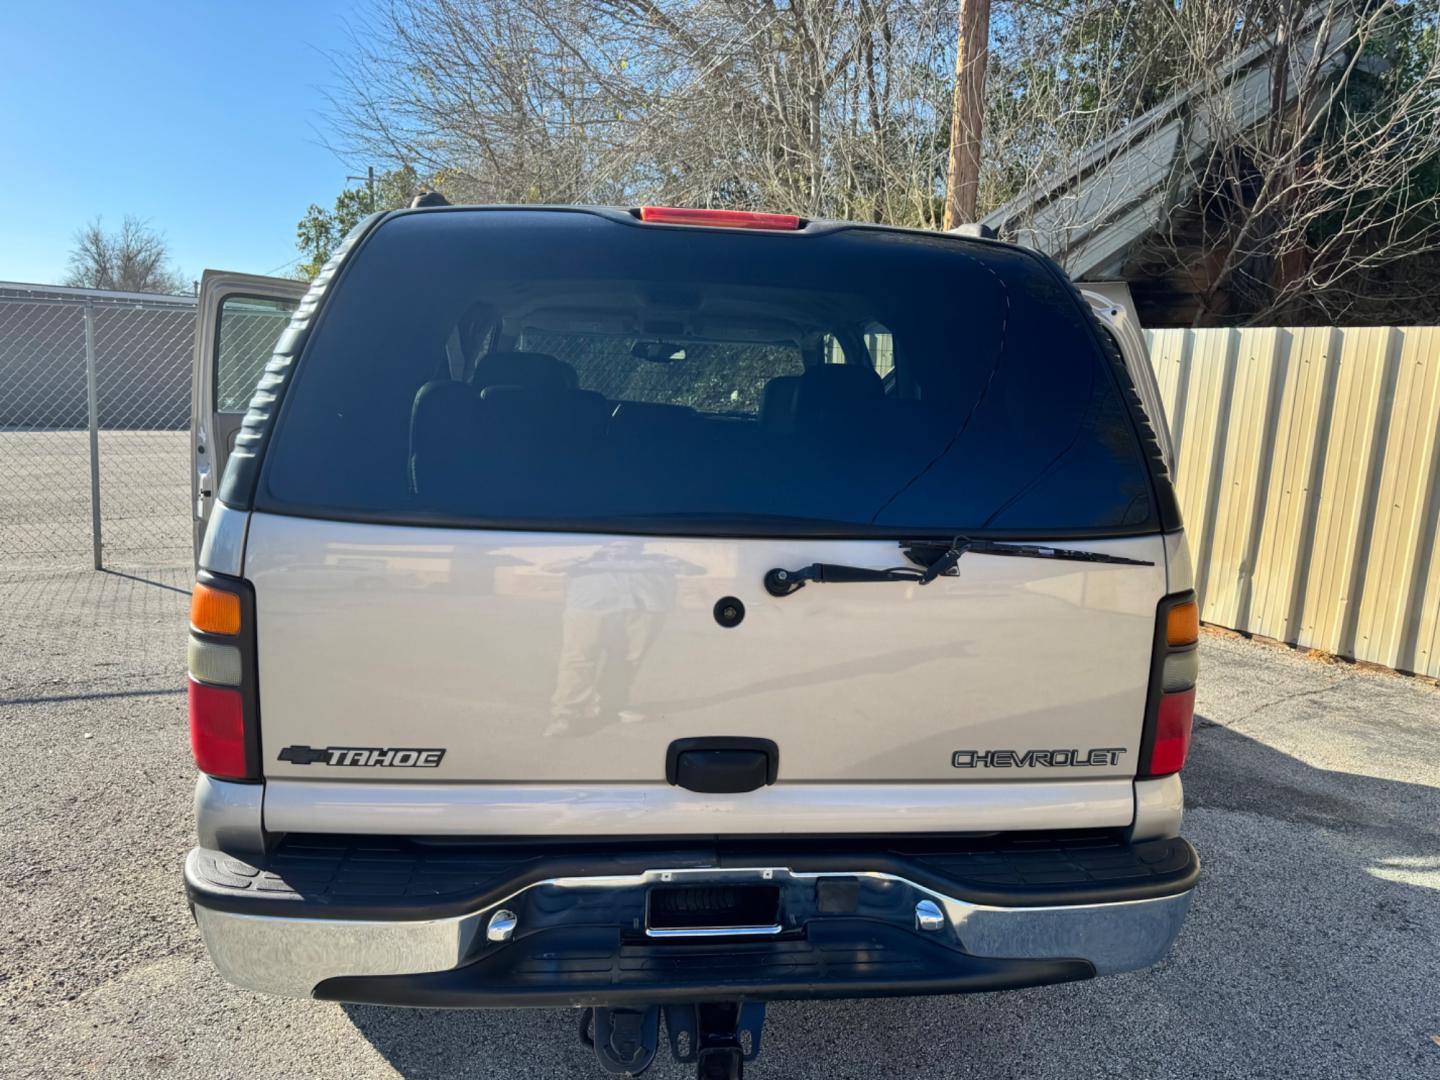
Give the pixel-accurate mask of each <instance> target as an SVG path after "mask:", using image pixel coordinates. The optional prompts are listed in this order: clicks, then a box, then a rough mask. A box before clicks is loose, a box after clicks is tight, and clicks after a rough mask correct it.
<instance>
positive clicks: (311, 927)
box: [186, 852, 1193, 1005]
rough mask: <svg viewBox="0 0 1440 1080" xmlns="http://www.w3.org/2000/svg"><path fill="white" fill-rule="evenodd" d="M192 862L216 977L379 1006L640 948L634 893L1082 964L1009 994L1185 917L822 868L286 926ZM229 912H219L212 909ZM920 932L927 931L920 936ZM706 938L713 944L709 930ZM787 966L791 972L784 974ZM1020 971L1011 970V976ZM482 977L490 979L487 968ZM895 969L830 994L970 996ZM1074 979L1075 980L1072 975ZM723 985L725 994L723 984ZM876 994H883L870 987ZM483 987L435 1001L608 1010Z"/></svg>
mask: <svg viewBox="0 0 1440 1080" xmlns="http://www.w3.org/2000/svg"><path fill="white" fill-rule="evenodd" d="M195 860H196V853H194V852H192V855H191V860H190V861H189V862H187V867H186V873H187V881H188V882H189V883H190V885H191V889H190V893H191V901H192V906H193V908H194V911H195V917H196V921H197V922H198V924H199V927H200V931H201V934H202V935H203V937H204V939H205V944H206V947H207V948H208V949H209V951H210V955H211V957H212V958H213V960H214V962H215V965H216V967H217V968H218V969H219V970H220V973H221V974H222V975H223V976H224V977H225V978H226V979H227V980H228V981H230V982H232V983H234V984H236V985H238V986H243V987H246V988H248V989H252V990H258V991H261V992H264V993H270V994H278V995H283V996H290V997H309V996H312V995H315V994H316V992H317V987H320V985H321V984H322V983H326V982H327V981H328V980H345V979H353V978H357V977H366V978H368V980H369V981H368V982H367V983H366V988H365V989H364V991H363V992H362V993H361V994H360V995H359V996H358V997H356V998H353V1000H387V1001H390V1000H391V999H390V998H388V997H387V994H388V991H386V990H385V986H386V985H387V984H386V983H385V982H384V977H387V976H413V975H418V974H420V973H427V972H451V971H458V970H459V969H461V968H466V969H467V970H474V971H476V972H484V971H486V970H487V968H486V964H487V963H491V962H493V961H494V960H495V959H496V958H497V957H498V956H500V955H501V954H502V951H503V950H506V949H516V948H518V947H519V946H518V944H517V942H519V941H520V940H521V939H523V938H524V937H525V936H526V935H527V934H543V933H552V934H556V933H560V932H561V931H563V930H564V929H565V928H566V927H569V926H574V925H575V924H577V923H584V924H588V925H592V926H593V925H595V924H597V923H599V924H603V925H606V926H609V927H612V928H613V932H614V936H615V938H616V940H617V941H619V940H621V939H622V938H627V937H628V938H629V939H630V940H634V939H636V938H637V937H638V938H640V939H641V940H642V944H643V936H644V925H643V923H644V916H643V914H641V915H638V916H637V915H636V912H642V913H643V911H644V910H645V909H644V906H643V905H644V897H645V895H646V894H647V892H648V890H650V889H651V888H652V887H654V886H656V885H659V884H661V883H667V884H671V885H678V884H684V885H707V886H709V885H714V886H734V885H757V884H764V885H771V886H777V887H778V888H779V889H780V891H781V895H782V896H783V897H792V898H795V903H794V904H793V905H792V906H791V907H790V910H792V911H798V910H801V909H802V908H803V909H804V911H805V914H803V915H796V916H794V917H793V918H792V919H791V921H790V922H789V923H787V925H786V926H785V927H784V929H785V930H786V931H790V932H791V933H790V937H791V938H792V939H795V938H802V939H803V938H805V937H806V936H808V935H809V934H810V931H811V929H812V928H814V927H819V926H822V925H828V926H830V927H835V926H839V925H841V923H842V921H843V923H844V925H846V926H862V925H867V924H868V925H871V926H874V927H880V928H883V929H884V930H885V932H886V933H887V934H889V935H891V936H890V938H889V939H887V940H890V941H892V942H895V941H897V940H902V939H904V940H913V942H914V944H915V945H916V946H917V948H920V949H921V950H922V951H923V953H924V955H925V957H926V967H925V970H926V971H927V973H931V974H933V972H934V970H935V969H937V968H938V969H940V970H943V969H944V966H945V964H946V963H947V959H948V960H953V963H954V965H955V966H956V968H957V970H958V968H961V967H964V965H965V963H966V961H967V960H968V959H969V958H992V959H994V960H1011V961H1017V962H1018V961H1045V960H1054V961H1076V962H1080V963H1077V964H1072V965H1070V967H1069V968H1067V969H1065V972H1067V973H1058V972H1060V969H1059V968H1057V969H1056V971H1057V974H1055V975H1054V976H1053V977H1047V976H1046V975H1045V974H1044V970H1043V968H1042V967H1040V966H1037V965H1030V966H1029V967H1028V968H1024V973H1023V975H1022V974H1017V975H1016V978H1015V980H1014V982H1013V983H1012V984H1010V985H1034V984H1035V983H1037V982H1046V981H1060V980H1061V979H1064V978H1075V977H1083V976H1084V974H1100V975H1105V974H1112V973H1115V972H1121V971H1130V970H1135V969H1138V968H1144V967H1148V966H1150V965H1152V964H1154V963H1156V962H1157V961H1159V960H1160V959H1161V958H1163V957H1164V956H1165V954H1166V952H1167V951H1168V950H1169V948H1170V945H1171V943H1172V942H1173V941H1174V940H1175V937H1176V935H1177V934H1178V933H1179V931H1180V927H1181V926H1182V925H1183V923H1184V921H1185V916H1186V913H1187V912H1188V910H1189V907H1190V900H1191V895H1192V893H1191V890H1190V889H1189V888H1186V889H1185V890H1184V891H1179V892H1175V893H1173V894H1172V895H1165V896H1157V897H1151V898H1147V899H1131V900H1117V901H1115V902H1101V903H1084V904H1074V905H1054V904H1051V905H1045V906H1033V907H1024V906H1016V907H1001V906H993V905H988V904H983V903H975V902H972V901H968V900H963V899H958V898H956V897H954V896H948V895H945V894H944V893H943V892H940V891H937V890H935V889H932V888H928V887H926V886H924V885H921V884H917V883H916V882H914V881H911V880H908V879H906V878H904V877H902V876H899V875H896V874H892V873H886V872H878V871H872V870H867V869H864V868H863V867H862V868H858V869H854V870H839V869H837V870H834V871H825V872H803V871H794V870H792V869H790V868H789V867H786V866H756V867H738V868H730V867H724V868H721V867H680V868H674V869H653V870H646V871H643V872H638V873H627V874H616V875H589V876H561V877H553V878H546V879H544V880H539V881H534V882H532V883H530V884H527V885H524V886H523V887H521V888H518V889H516V890H515V891H514V892H513V893H510V894H508V895H506V896H503V897H502V898H500V899H497V900H493V901H492V902H489V903H486V904H485V905H484V906H483V907H477V908H476V909H475V910H473V911H466V912H463V913H460V914H453V915H448V916H446V917H443V918H420V919H415V918H409V919H406V918H397V919H394V920H387V919H383V918H373V917H370V918H364V919H356V918H328V917H324V915H323V914H321V913H320V912H317V911H316V910H315V908H314V907H313V906H312V905H311V904H308V903H305V902H304V901H298V902H297V903H298V904H299V905H300V907H297V910H296V913H295V915H294V916H288V915H285V914H281V913H274V911H273V906H272V907H271V908H269V909H267V911H268V912H269V913H266V914H247V913H245V912H244V911H243V910H239V909H236V907H234V906H232V905H224V906H210V905H208V904H207V903H206V897H205V890H204V883H203V881H197V877H200V876H203V875H198V874H197V867H196V865H195ZM1192 879H1193V875H1192ZM822 882H838V883H844V885H845V888H846V890H848V891H847V895H849V894H850V892H853V893H854V895H855V896H857V897H858V899H857V901H856V903H855V906H854V907H853V909H852V910H850V911H848V912H845V913H844V914H843V916H841V918H840V920H836V919H832V918H831V916H829V915H826V914H824V913H823V912H821V913H819V914H817V913H816V912H815V911H814V910H813V907H812V905H813V898H814V897H815V896H817V895H819V894H820V891H821V890H820V888H819V885H820V883H822ZM851 883H854V884H853V885H852V884H851ZM923 901H929V902H930V904H932V905H934V906H935V907H938V909H939V911H940V913H941V914H943V922H941V923H939V924H937V923H936V922H935V920H934V918H933V910H932V909H930V908H925V909H923V910H924V911H925V912H927V913H929V915H928V917H927V918H926V919H924V920H917V918H916V909H917V906H918V905H920V904H921V903H922V902H923ZM637 905H638V906H637ZM227 906H228V907H230V909H229V910H225V909H223V908H224V907H227ZM302 910H303V914H302V913H301V911H302ZM499 912H506V913H518V914H516V915H515V919H514V921H515V923H516V925H515V928H514V940H510V939H509V938H508V937H507V939H506V940H498V941H492V940H487V934H486V928H487V927H488V926H489V924H490V922H491V919H492V918H493V917H495V916H496V914H497V913H499ZM921 922H924V923H925V924H926V925H925V927H924V928H922V926H921ZM911 935H913V939H912V938H911ZM709 939H710V941H711V943H712V944H714V943H715V941H716V938H715V935H714V933H713V932H711V933H710V935H709ZM537 940H538V939H537ZM732 940H733V941H735V942H740V941H742V940H743V941H746V942H748V945H747V947H749V946H753V947H755V948H760V947H761V946H760V944H759V943H758V942H756V941H755V939H754V937H753V936H750V937H745V936H743V935H742V936H738V937H734V938H733V939H732ZM722 944H723V939H722ZM793 945H794V942H793V941H792V946H793ZM646 947H648V948H649V949H650V950H654V949H665V948H671V946H668V945H666V944H663V943H654V942H650V943H649V944H648V946H646ZM681 947H682V948H684V947H687V946H683V945H682V946H681ZM618 948H619V946H617V949H618ZM853 951H854V950H852V952H853ZM861 951H863V950H861ZM647 955H654V954H653V952H652V953H648V954H647ZM665 958H666V961H667V962H669V961H673V960H675V959H677V958H683V954H681V953H677V952H671V953H668V954H665ZM1085 964H1088V965H1089V968H1088V969H1086V968H1084V966H1083V965H1085ZM780 966H782V967H783V965H780ZM791 966H792V970H793V964H792V965H791ZM980 966H982V967H983V966H986V965H980ZM531 967H533V963H532V964H531ZM994 967H995V965H993V964H990V965H988V967H987V970H988V971H990V975H989V976H988V978H989V981H988V982H985V983H984V984H983V985H976V986H975V987H973V988H975V989H997V988H1003V985H1006V984H1004V980H1003V979H1000V980H999V981H998V982H997V980H996V978H995V976H994V972H993V969H994ZM1021 967H1022V965H1018V964H1017V971H1018V970H1019V968H1021ZM1091 969H1093V970H1091ZM488 970H494V968H493V964H492V966H491V968H490V969H488ZM527 970H528V969H527ZM617 970H618V968H617ZM904 970H905V969H903V967H902V968H896V969H894V970H893V971H892V972H891V974H893V976H894V981H893V983H883V984H880V983H875V982H873V980H868V981H867V980H862V981H860V982H857V983H855V985H856V986H861V987H868V988H870V989H863V988H862V989H860V990H857V991H856V992H854V993H845V992H843V989H844V985H845V984H844V983H843V980H841V981H840V982H837V984H836V986H835V987H834V989H835V990H836V991H837V992H836V993H835V994H834V995H832V996H866V995H867V994H868V993H871V992H877V993H897V994H898V993H907V992H913V993H935V992H952V991H956V990H961V989H967V988H970V987H969V986H968V985H967V984H965V983H964V982H963V980H958V981H955V982H953V983H950V984H944V983H943V980H941V981H938V982H937V981H936V980H935V979H934V978H930V979H918V978H917V980H916V988H915V989H913V990H907V988H906V987H905V985H904V979H905V975H904ZM769 971H770V968H766V970H765V972H762V973H761V974H762V975H764V977H763V978H762V977H760V976H759V975H757V976H756V979H755V980H752V981H751V982H750V983H747V984H746V986H747V989H746V991H745V992H746V993H747V994H748V995H750V996H755V997H761V998H763V997H766V996H767V994H766V979H767V978H769V974H768V972H769ZM1077 971H1079V972H1082V974H1076V972H1077ZM776 978H777V980H780V981H777V982H776V984H775V987H776V993H775V995H774V996H777V997H801V996H826V995H825V993H824V992H823V990H819V989H817V990H816V992H815V993H813V994H804V993H799V992H796V991H795V987H794V986H793V985H792V984H791V983H785V982H783V979H781V977H780V976H778V975H777V976H776ZM377 979H378V980H379V981H378V982H376V981H375V980H377ZM557 979H558V977H557ZM559 981H560V982H563V980H559ZM742 981H743V980H742ZM345 985H346V984H344V983H343V982H342V983H338V984H332V986H331V987H330V988H329V989H327V990H322V991H321V992H320V995H319V996H324V997H335V998H339V999H341V1000H352V998H350V997H347V995H346V991H345ZM394 985H395V986H396V987H397V989H396V991H395V996H394V999H393V1001H391V1003H395V1004H414V1003H416V1002H415V1001H414V1000H410V999H409V998H408V996H407V995H406V994H403V993H401V990H400V989H399V988H400V987H403V985H404V983H403V980H400V981H397V982H396V983H395V984H394ZM726 985H727V986H730V988H731V989H733V985H731V984H728V983H727V984H726ZM807 985H808V984H807ZM881 986H883V988H881V989H876V987H881ZM376 987H378V988H379V989H378V990H377V989H376ZM936 987H939V988H938V989H937V988H936ZM483 990H484V992H483V993H482V992H481V989H480V988H477V989H476V990H475V992H474V993H473V994H471V995H470V998H468V999H466V1001H457V1002H449V1001H447V1002H444V1003H452V1004H463V1003H467V1002H468V1003H474V1004H507V1005H513V1004H555V1003H557V1002H560V1001H565V1002H568V1003H574V1004H579V1003H582V1002H583V1003H597V1002H601V1003H603V1002H604V1001H606V1000H609V999H607V998H606V997H605V995H604V991H603V989H601V990H598V991H597V990H595V988H594V980H593V979H592V980H591V981H590V982H589V983H585V984H583V985H582V984H580V983H576V984H574V985H573V986H570V987H569V988H568V989H567V987H566V986H564V985H557V987H556V989H555V993H554V994H551V995H548V996H541V997H537V996H536V995H534V994H531V995H530V996H529V998H528V999H524V1000H521V999H518V998H517V999H515V1000H511V999H508V998H506V997H505V995H504V992H503V988H495V987H491V986H487V987H484V988H483ZM634 993H642V991H638V990H637V991H634ZM597 995H598V996H597ZM632 996H633V994H632Z"/></svg>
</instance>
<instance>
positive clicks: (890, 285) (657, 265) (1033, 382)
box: [257, 210, 1154, 536]
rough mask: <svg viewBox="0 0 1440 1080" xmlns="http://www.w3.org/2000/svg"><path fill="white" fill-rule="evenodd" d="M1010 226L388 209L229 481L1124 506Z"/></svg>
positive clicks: (793, 518) (1070, 326)
mask: <svg viewBox="0 0 1440 1080" xmlns="http://www.w3.org/2000/svg"><path fill="white" fill-rule="evenodd" d="M1085 320H1086V316H1085V315H1084V314H1083V313H1082V312H1081V310H1080V308H1079V306H1078V303H1077V302H1076V301H1075V299H1074V298H1073V295H1072V294H1071V293H1070V292H1069V291H1068V290H1067V289H1066V288H1065V286H1064V285H1063V283H1062V282H1061V281H1059V280H1058V279H1057V278H1056V277H1054V276H1053V275H1052V274H1051V273H1050V271H1049V270H1048V269H1047V268H1046V267H1044V266H1043V265H1042V264H1041V263H1040V262H1039V261H1038V260H1036V259H1033V258H1031V257H1029V256H1027V255H1025V254H1024V253H1022V252H1017V251H1012V250H1009V249H1005V248H998V247H993V246H986V245H981V244H974V243H966V242H963V241H957V240H954V239H949V238H944V237H938V236H937V237H929V236H925V235H921V234H914V233H904V232H898V231H897V232H889V231H883V230H864V229H838V230H834V231H830V232H822V233H819V234H815V235H810V234H800V235H794V234H778V235H771V234H762V233H737V232H728V231H727V232H722V231H718V230H713V231H712V230H706V229H695V228H689V229H684V228H666V227H657V226H650V225H639V224H634V225H632V224H627V223H624V222H617V221H615V220H612V219H610V218H607V217H603V216H600V215H596V214H588V213H578V212H577V213H566V212H561V211H548V212H545V211H494V210H457V211H446V212H430V213H416V214H408V215H400V216H397V217H395V218H392V219H390V220H388V221H386V222H385V223H384V224H382V225H381V226H380V227H379V228H378V229H377V231H376V232H375V234H374V235H373V236H371V237H370V238H369V239H368V240H367V241H366V242H365V243H364V244H363V246H362V247H361V248H360V249H359V251H358V252H357V253H356V255H355V256H354V257H353V260H352V262H351V264H350V265H349V266H348V267H347V268H346V270H345V271H344V274H343V276H342V278H341V279H340V282H339V284H338V285H337V286H336V291H335V293H334V295H333V296H332V297H331V298H330V299H329V300H328V301H327V303H326V305H325V308H324V311H323V314H322V315H321V317H320V321H319V325H318V326H317V327H316V330H315V332H314V334H313V336H312V338H311V340H310V342H309V344H308V345H307V346H306V348H305V351H304V354H303V356H302V357H301V360H300V363H299V365H298V369H297V372H296V375H295V380H294V385H293V386H291V387H290V389H289V391H288V393H287V397H286V401H285V404H284V408H283V410H282V412H281V414H280V418H279V421H278V427H277V430H276V431H275V433H274V438H273V440H272V445H271V448H270V450H269V452H268V454H267V458H266V462H265V469H264V475H263V477H262V483H261V489H260V491H259V493H258V499H257V505H259V506H261V507H262V508H264V509H268V510H274V511H278V512H282V513H285V512H290V513H303V514H310V515H317V514H318V515H322V516H327V517H337V518H349V519H355V520H366V521H393V522H416V523H435V524H460V525H476V526H492V527H500V528H531V529H552V530H553V529H560V530H585V531H621V532H647V533H679V534H685V533H695V534H708V535H713V534H728V535H762V536H763V535H834V536H842V535H853V536H867V535H880V534H885V535H890V534H896V535H899V534H914V533H925V534H930V533H945V534H955V533H960V532H970V533H983V532H990V533H996V534H998V533H1004V534H1041V533H1048V534H1066V535H1087V534H1089V535H1095V534H1104V533H1114V534H1119V533H1125V532H1139V531H1145V530H1148V529H1150V528H1152V527H1153V525H1154V507H1153V505H1152V504H1153V499H1152V494H1151V485H1150V479H1149V474H1148V472H1147V468H1146V464H1145V460H1144V457H1143V454H1142V451H1141V448H1140V445H1139V442H1138V438H1137V434H1136V427H1135V423H1134V421H1133V418H1132V417H1131V416H1130V414H1129V412H1128V411H1127V408H1126V406H1125V403H1124V399H1123V397H1122V393H1121V388H1120V386H1119V385H1118V383H1117V377H1118V376H1117V374H1116V373H1115V372H1114V371H1113V370H1112V369H1111V367H1110V366H1109V365H1108V364H1107V362H1106V361H1105V360H1104V358H1103V357H1102V356H1101V354H1100V352H1099V349H1098V347H1097V345H1096V339H1095V335H1094V334H1093V331H1092V329H1091V328H1090V327H1089V326H1088V325H1087V323H1086V321H1085Z"/></svg>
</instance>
